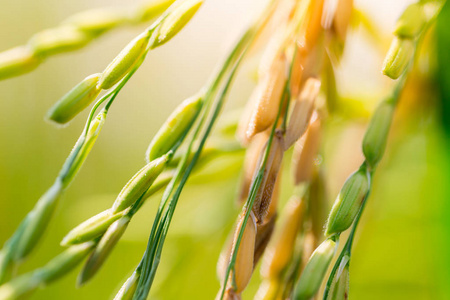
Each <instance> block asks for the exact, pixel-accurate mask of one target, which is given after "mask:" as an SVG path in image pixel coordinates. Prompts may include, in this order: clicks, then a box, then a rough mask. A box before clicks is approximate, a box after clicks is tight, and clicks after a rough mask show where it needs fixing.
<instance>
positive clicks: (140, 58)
mask: <svg viewBox="0 0 450 300" xmlns="http://www.w3.org/2000/svg"><path fill="white" fill-rule="evenodd" d="M204 2H207V1H203V0H177V1H167V0H154V1H150V2H148V3H143V4H142V5H140V6H138V7H137V8H133V9H132V8H130V9H129V10H121V9H108V8H104V9H95V10H91V11H87V12H84V13H79V14H76V15H74V16H73V17H69V18H67V20H65V21H63V22H62V23H61V24H60V25H59V26H57V27H54V28H51V29H47V30H45V31H43V32H40V33H37V34H35V35H34V36H33V37H32V38H31V39H30V40H29V42H28V43H27V44H26V45H25V46H19V47H16V48H13V49H11V50H6V51H4V52H1V53H0V80H2V79H8V78H10V77H14V76H19V75H22V74H25V73H28V72H31V71H33V70H34V69H35V68H36V67H37V66H38V65H40V64H41V63H42V62H44V61H45V60H46V59H47V58H49V57H51V56H53V55H55V54H59V53H62V52H68V51H75V50H77V49H80V48H82V47H84V46H85V45H87V44H88V43H90V42H91V41H93V40H94V39H97V38H98V37H99V36H101V35H103V34H105V33H106V32H109V31H112V30H113V29H115V28H118V27H120V26H126V25H138V24H142V23H146V22H148V21H150V20H153V19H155V20H153V23H152V24H151V25H149V27H147V28H146V29H145V30H143V31H142V32H141V33H140V34H138V35H137V36H136V37H135V38H134V39H132V40H131V41H129V43H128V44H126V45H125V46H124V47H123V48H122V50H121V51H120V52H119V53H118V54H117V56H116V57H115V58H113V59H112V60H111V62H110V63H109V64H108V65H107V66H105V68H104V70H103V71H101V72H98V73H94V74H92V75H88V76H86V77H85V78H84V79H82V80H81V81H79V83H78V84H76V85H75V86H74V87H73V88H72V89H70V90H69V91H68V92H67V93H66V94H65V95H63V96H62V97H61V98H60V99H59V100H58V101H56V102H55V103H54V105H53V106H52V107H51V108H50V109H49V111H48V113H47V115H46V116H45V118H46V119H47V120H49V121H51V123H52V124H54V125H57V126H60V125H64V124H68V123H69V122H70V121H72V120H73V119H75V118H77V117H78V115H79V114H81V113H82V112H83V111H84V110H86V109H87V108H88V107H91V109H90V111H89V113H88V115H87V120H86V123H85V126H84V128H82V130H81V134H80V136H79V138H78V140H77V141H76V143H75V145H74V147H73V149H72V151H71V152H70V153H69V155H68V157H67V159H66V160H65V162H64V163H63V164H62V166H61V169H60V172H59V174H58V175H57V177H56V179H55V181H54V183H53V185H51V186H50V187H49V188H48V190H47V191H46V192H45V193H44V194H43V195H42V196H41V197H40V198H39V199H38V201H37V202H36V203H35V205H34V207H33V208H32V209H31V211H29V212H28V214H26V216H25V217H24V218H23V220H22V222H21V223H20V225H19V226H18V227H17V228H16V229H15V231H14V233H13V234H12V235H11V236H10V238H9V239H8V240H7V241H6V242H5V243H4V245H3V248H2V249H1V250H0V299H2V300H3V299H5V300H6V299H22V298H25V297H28V296H30V295H32V297H33V296H35V297H39V291H36V290H39V289H44V288H46V289H47V288H48V289H52V286H51V284H52V283H53V282H56V281H57V280H60V279H62V278H63V277H65V276H66V275H68V274H70V273H71V271H73V270H74V269H75V268H77V267H78V268H80V272H79V274H78V279H77V282H76V286H77V287H80V288H83V286H84V285H85V284H87V283H88V282H89V281H91V280H93V278H94V277H95V276H96V275H97V274H98V272H99V270H101V269H102V267H104V266H105V265H106V264H111V265H113V264H114V263H115V262H114V261H108V258H109V257H110V256H111V254H112V252H113V250H114V249H115V247H116V246H117V245H118V244H119V243H120V241H121V239H122V237H123V235H124V234H125V232H126V231H127V229H128V227H129V226H130V224H131V223H132V221H133V220H134V219H136V218H135V216H136V215H137V213H138V212H141V213H142V207H143V205H144V204H145V203H146V202H147V201H148V199H149V198H153V201H157V199H158V197H159V198H160V199H159V204H158V206H157V208H156V211H155V212H152V213H153V215H151V216H146V219H147V221H148V222H147V223H148V224H147V229H148V233H147V234H148V235H149V236H148V241H147V244H146V247H145V250H144V249H142V250H144V251H143V253H142V258H141V259H140V262H139V263H138V264H137V265H133V266H130V270H132V271H131V272H130V273H128V274H123V276H122V277H123V278H124V281H123V284H122V285H121V287H120V289H117V283H114V284H111V285H110V291H111V294H112V293H113V294H114V295H115V296H114V299H117V300H118V299H134V300H137V299H138V300H143V299H149V298H152V295H153V294H152V293H153V292H154V289H155V286H156V288H158V284H156V283H155V279H157V278H158V274H160V273H161V270H159V269H161V268H160V263H161V262H163V261H164V260H165V259H167V258H166V257H165V255H164V253H165V252H164V251H167V250H165V249H166V248H167V247H164V246H165V243H166V241H167V238H168V237H170V234H171V231H170V229H171V225H172V223H173V222H172V221H173V220H175V219H176V218H177V217H178V216H179V215H180V214H184V213H185V212H183V211H181V212H180V209H177V207H179V202H180V201H185V200H186V199H182V195H184V194H185V193H186V192H185V188H186V187H187V188H188V189H189V184H188V181H190V180H192V179H193V178H194V179H195V177H196V176H201V175H202V173H204V172H206V171H205V169H207V168H208V166H209V165H211V164H213V163H214V162H215V161H216V160H220V159H221V158H223V157H226V156H230V155H233V154H235V155H237V156H238V158H239V161H240V162H241V163H242V170H241V175H240V177H239V183H238V184H237V185H238V188H237V192H236V200H235V201H234V200H233V201H228V206H233V207H234V208H235V209H236V213H234V215H233V218H236V220H235V221H234V223H233V224H234V225H232V228H231V231H230V232H229V234H228V238H227V239H226V241H225V242H224V244H223V248H222V251H221V253H220V255H217V261H218V262H217V274H216V275H217V278H218V280H217V282H216V283H217V285H216V286H215V287H214V288H215V289H216V294H215V295H213V294H210V295H208V296H203V295H202V294H201V292H200V291H199V292H198V293H199V294H198V297H196V298H198V299H201V298H208V299H212V298H213V297H215V299H217V300H219V299H220V300H223V299H247V298H251V297H253V298H254V299H258V300H263V299H264V300H269V299H273V300H278V299H296V300H300V299H304V300H308V299H319V298H322V299H325V300H332V299H335V300H338V299H348V297H349V295H352V288H351V285H350V282H351V281H350V280H351V279H352V278H353V275H352V268H351V267H350V266H352V267H353V265H354V264H357V263H358V262H360V261H361V259H359V260H358V259H355V258H354V255H355V251H358V249H353V246H354V243H356V242H357V240H356V238H357V237H358V231H359V230H361V228H362V227H364V224H363V223H362V222H361V220H363V218H364V216H365V214H364V212H365V210H366V209H365V208H366V207H367V205H368V203H370V202H371V201H373V202H376V201H377V199H376V197H373V196H372V197H369V195H371V193H372V192H373V190H374V186H376V184H377V182H376V181H377V178H378V177H377V176H376V171H377V169H378V168H379V165H380V164H382V163H383V157H384V153H385V151H386V149H387V148H389V146H390V144H389V136H390V134H391V131H392V129H393V128H392V127H393V126H394V125H395V124H396V122H395V118H396V116H397V114H398V109H399V108H398V107H399V103H400V100H403V99H407V98H408V97H411V98H413V96H411V92H410V91H409V90H410V89H411V88H410V87H409V86H411V85H413V84H414V82H415V81H419V82H420V79H419V80H418V79H417V77H420V76H422V77H425V76H424V75H422V73H427V72H426V71H425V72H424V71H423V70H422V69H423V68H424V67H423V61H424V60H426V59H428V61H427V62H428V63H429V64H432V63H431V62H430V61H432V60H433V55H432V54H430V53H427V52H426V51H428V52H431V53H433V51H434V48H432V49H431V50H430V49H428V48H430V46H429V45H428V44H429V41H428V40H429V39H431V38H433V37H434V34H435V33H436V32H437V33H440V32H442V30H443V29H442V28H443V27H442V22H444V24H450V23H449V20H445V19H444V21H441V20H440V18H442V17H441V16H442V15H444V16H445V14H446V12H447V15H448V11H449V9H450V8H449V5H448V3H446V2H445V1H444V0H423V1H422V0H421V1H418V2H414V3H411V4H408V5H407V6H406V7H405V8H404V11H403V13H402V14H401V15H400V16H399V18H398V20H397V22H396V24H395V26H394V28H391V29H392V32H393V34H392V36H390V37H389V39H390V40H392V41H391V44H390V47H389V49H388V51H387V52H386V53H385V59H384V62H383V63H382V64H380V65H379V66H378V67H379V68H378V69H379V70H380V72H382V73H383V74H384V75H385V76H387V77H388V78H389V80H390V81H392V82H390V84H388V85H387V86H388V89H389V90H390V91H389V93H388V96H387V97H385V98H383V99H381V100H380V101H378V104H377V105H376V107H375V108H374V109H368V110H366V109H365V108H361V107H357V105H358V104H356V103H357V102H356V101H354V100H349V99H345V98H344V97H342V96H341V95H340V88H339V83H340V80H341V79H342V78H341V77H342V76H344V75H345V73H342V72H340V71H339V70H340V69H339V68H340V64H341V62H342V60H344V59H345V54H346V51H348V50H347V49H348V47H349V44H350V45H351V42H352V40H351V38H349V36H352V34H353V32H354V31H355V30H357V29H361V28H362V29H363V30H365V31H366V32H368V33H369V36H370V37H371V39H372V40H375V41H376V42H380V40H381V38H380V36H382V33H381V32H378V31H377V29H376V28H375V27H374V25H373V24H372V23H371V21H370V18H369V17H368V16H367V15H366V14H365V13H364V12H363V11H362V10H360V9H356V8H355V5H356V3H353V1H352V0H300V1H298V0H269V1H267V3H265V4H264V5H265V6H264V8H263V9H262V10H261V12H259V13H258V14H256V15H255V16H254V18H253V20H252V22H250V24H249V25H247V26H246V27H245V29H244V30H243V31H242V32H241V34H240V35H239V36H237V37H235V43H234V44H233V46H232V47H231V48H230V49H229V50H228V51H227V53H226V55H225V57H223V59H222V61H221V62H219V63H218V64H217V67H216V69H215V70H214V72H213V73H212V74H211V75H210V77H209V80H208V81H207V82H206V83H205V84H204V85H203V86H202V87H200V88H199V89H198V91H196V92H195V93H193V94H192V96H190V97H188V98H186V99H185V100H183V101H180V103H179V104H178V105H177V107H176V108H175V109H174V110H173V112H172V113H171V114H170V115H169V116H168V117H167V118H166V120H165V121H164V122H163V123H162V124H161V126H160V128H159V130H158V131H157V133H156V134H155V135H154V136H153V138H152V139H151V142H150V144H149V146H148V148H147V149H146V150H145V149H142V154H143V155H142V158H143V160H144V159H145V164H143V165H142V166H141V168H140V169H138V170H135V174H134V175H133V176H132V177H131V178H130V179H129V180H128V181H127V182H124V183H123V187H122V189H121V190H120V192H119V193H118V194H117V196H116V197H115V199H112V200H113V201H111V203H110V205H108V206H107V207H104V208H103V210H102V211H100V212H98V213H97V214H95V215H93V216H92V217H90V218H88V219H87V220H84V221H83V220H79V221H80V223H79V225H77V226H76V227H74V228H73V229H72V230H70V231H69V232H67V233H66V234H65V236H63V237H61V242H60V246H61V247H63V248H64V249H63V250H62V251H61V252H60V254H59V255H57V256H55V257H54V258H52V259H50V260H49V261H48V262H46V263H41V265H40V266H39V267H34V268H30V269H28V271H26V272H22V271H20V268H19V267H20V266H21V265H22V264H25V263H26V259H27V258H28V257H29V256H30V254H31V253H32V252H33V250H35V248H38V247H39V244H40V242H41V240H42V239H43V237H44V235H45V233H46V232H47V231H48V228H50V229H51V227H49V224H50V223H51V220H52V219H53V218H54V216H55V215H56V214H57V211H58V207H59V202H60V201H61V198H63V197H64V193H65V192H66V191H67V190H68V189H69V187H70V185H71V183H73V182H74V180H75V178H76V175H77V174H78V173H79V171H80V169H81V167H82V166H83V164H84V163H85V161H86V159H87V157H88V156H89V154H90V152H91V150H92V149H93V147H94V145H95V144H96V141H97V139H98V137H99V136H100V133H101V131H102V128H103V127H105V125H106V120H107V117H108V113H109V110H110V108H111V107H112V106H113V104H114V103H115V102H116V101H117V99H118V98H120V95H119V93H120V92H121V91H122V89H123V88H124V87H125V86H127V85H128V86H130V84H129V83H130V82H131V81H132V80H133V75H134V74H135V73H136V72H138V71H139V70H140V69H141V68H142V66H143V65H144V64H145V63H146V59H147V57H150V56H151V55H152V52H153V50H155V49H156V48H160V47H161V48H163V47H164V46H165V45H166V44H170V42H171V41H172V40H173V39H176V38H177V36H178V35H182V34H183V32H184V31H183V28H184V27H185V26H187V25H188V24H189V23H190V22H191V20H195V19H196V18H197V12H198V11H201V10H202V7H203V5H204ZM441 10H442V13H441ZM436 20H437V23H438V24H437V25H436ZM445 21H447V23H445ZM439 22H441V23H439ZM439 24H441V25H439ZM444 28H445V27H444ZM444 32H445V30H444ZM430 36H431V38H430ZM442 40H445V39H444V38H443V39H442ZM449 40H450V39H448V40H447V42H448V41H449ZM447 45H448V44H447ZM442 48H443V49H445V46H444V47H441V48H439V49H441V50H440V51H442ZM423 49H425V50H423ZM179 50H180V51H183V49H179ZM444 53H445V50H444ZM440 55H442V54H440ZM423 57H425V58H426V59H424V58H423ZM255 61H257V63H256V65H257V66H256V67H255V68H256V71H255V73H257V74H256V76H255V77H256V79H255V84H254V87H253V90H252V92H251V94H250V95H249V96H248V101H244V102H245V103H240V104H241V105H242V106H243V109H240V110H239V111H238V113H236V112H234V113H228V114H223V113H222V111H223V110H225V108H224V107H225V105H226V104H227V101H228V98H230V91H231V89H232V88H233V87H235V86H236V85H238V80H240V77H239V76H237V75H238V74H240V73H244V72H240V71H241V69H242V68H243V67H244V66H248V65H252V64H255ZM421 64H422V66H421ZM421 68H422V69H421ZM418 74H419V75H418ZM429 77H431V76H429ZM422 81H423V82H425V81H426V80H425V79H422ZM429 81H432V80H429ZM149 84H152V83H151V82H150V83H149ZM430 85H431V84H430ZM444 86H445V85H444ZM442 93H444V94H445V90H444V92H442ZM445 95H447V94H445ZM155 101H157V100H155ZM442 109H443V111H445V107H444V108H442ZM369 111H370V112H369ZM151 113H152V114H155V115H156V114H158V113H159V112H156V111H153V112H151ZM236 114H238V115H239V116H238V117H236ZM151 117H152V116H149V118H151ZM343 119H345V120H353V121H354V120H361V119H362V120H366V121H367V122H366V123H367V124H366V129H365V134H364V136H363V138H362V141H361V143H362V145H361V152H362V158H363V160H362V163H361V164H360V166H359V167H358V168H357V169H355V170H354V171H353V173H351V174H350V175H349V176H348V178H347V179H346V180H345V181H344V182H343V184H342V186H341V188H340V191H339V192H337V193H336V194H335V195H333V194H330V190H331V189H330V185H331V184H332V182H330V181H332V180H333V178H331V176H330V175H329V169H328V166H329V165H328V160H329V155H328V154H327V153H328V152H330V151H327V150H326V148H327V147H328V146H327V145H328V144H330V143H332V142H331V141H332V140H333V136H332V134H331V133H330V132H332V127H333V124H335V122H336V120H338V121H342V120H343ZM62 130H64V129H62ZM111 151H112V150H111ZM355 151H356V150H355ZM336 152H338V151H336ZM288 163H290V166H289V167H287V164H288ZM380 168H382V167H380ZM215 171H216V172H221V170H220V169H219V170H215ZM285 173H286V174H287V175H285ZM206 176H208V173H207V172H206ZM284 177H286V178H288V179H289V180H288V181H289V183H288V182H287V180H285V179H283V178H284ZM208 185H209V184H208V180H207V179H206V180H203V182H202V188H206V187H207V186H208ZM218 192H219V193H220V192H221V191H218ZM286 195H287V197H286ZM329 196H331V197H333V198H335V201H334V202H333V203H332V205H329V204H331V203H329V199H328V197H329ZM176 212H177V214H176ZM202 212H203V213H207V212H205V211H204V210H203V211H202ZM151 220H153V221H152V222H150V221H151ZM212 221H214V220H212ZM231 222H232V221H230V222H229V223H230V224H231ZM209 225H211V227H212V225H213V224H209ZM209 225H208V226H209ZM217 234H222V232H218V233H217ZM366 238H367V239H370V236H369V237H366ZM55 247H57V246H56V245H55ZM181 250H183V249H181ZM215 254H218V253H215ZM356 255H357V254H356ZM359 257H364V253H363V254H360V256H359ZM162 271H164V270H162ZM257 273H260V274H259V275H258V274H257ZM102 275H103V274H98V275H97V276H98V277H100V276H102ZM195 276H197V275H195ZM202 276H204V277H205V278H206V277H207V278H209V277H211V276H213V274H202ZM447 279H448V278H447ZM202 280H203V279H202V278H201V277H199V278H197V279H196V281H198V282H201V281H202ZM165 281H166V282H168V284H169V285H173V286H177V285H181V286H182V283H180V282H176V280H173V279H171V278H170V277H169V278H167V279H165ZM35 291H36V292H35ZM33 292H35V293H33ZM365 293H366V295H367V299H371V298H370V297H369V296H370V293H371V291H370V290H369V289H368V290H367V291H365ZM358 295H361V293H359V294H358ZM93 297H94V296H93ZM350 297H352V296H350ZM439 297H440V296H439ZM155 298H156V296H155ZM191 298H192V297H191ZM177 299H186V297H185V296H184V295H183V293H181V294H179V295H178V296H177ZM393 299H394V298H393ZM417 299H425V298H417ZM436 299H445V297H442V298H438V297H437V296H436Z"/></svg>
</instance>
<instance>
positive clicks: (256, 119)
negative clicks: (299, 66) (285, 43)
mask: <svg viewBox="0 0 450 300" xmlns="http://www.w3.org/2000/svg"><path fill="white" fill-rule="evenodd" d="M286 66H287V64H286V57H285V56H284V54H282V55H279V56H277V57H276V58H275V61H274V63H273V67H272V68H271V70H270V72H269V73H268V74H267V75H266V76H264V77H263V78H261V79H260V81H259V83H258V85H257V86H256V88H255V89H254V90H253V93H252V95H251V96H250V99H249V103H248V104H247V105H249V106H250V107H251V108H250V109H249V110H246V111H245V113H249V115H248V116H246V115H244V116H243V122H245V124H243V125H242V126H243V127H244V128H245V139H247V140H250V139H251V138H252V137H253V136H254V135H255V134H257V133H259V132H262V131H264V130H266V129H267V128H269V127H270V126H271V125H273V123H274V122H275V119H276V116H277V113H278V108H279V106H280V102H281V97H282V94H283V90H284V85H285V82H286V75H287V74H286V73H287V72H286V71H287V67H286Z"/></svg>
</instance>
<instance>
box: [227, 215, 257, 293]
mask: <svg viewBox="0 0 450 300" xmlns="http://www.w3.org/2000/svg"><path fill="white" fill-rule="evenodd" d="M244 216H245V215H244V214H241V216H240V221H239V223H238V226H237V228H236V231H235V235H234V239H233V248H235V246H236V242H237V239H238V236H239V231H240V230H241V228H242V226H243V222H244ZM255 240H256V218H255V215H254V214H253V212H250V216H249V218H248V219H247V224H245V229H244V234H243V235H242V239H241V242H240V244H239V248H238V249H237V255H236V263H235V265H234V270H233V272H232V273H231V274H230V277H231V278H230V279H229V280H228V282H229V284H230V283H232V287H233V289H234V292H236V293H237V294H239V293H241V292H242V291H243V290H244V289H245V288H246V286H247V285H248V283H249V281H250V278H251V277H252V273H253V260H254V253H255Z"/></svg>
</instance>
